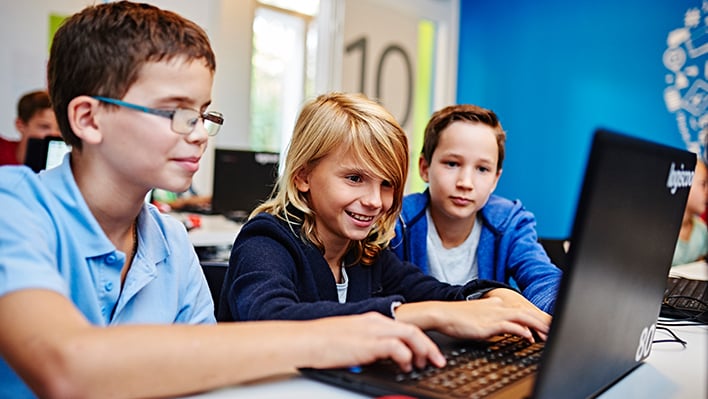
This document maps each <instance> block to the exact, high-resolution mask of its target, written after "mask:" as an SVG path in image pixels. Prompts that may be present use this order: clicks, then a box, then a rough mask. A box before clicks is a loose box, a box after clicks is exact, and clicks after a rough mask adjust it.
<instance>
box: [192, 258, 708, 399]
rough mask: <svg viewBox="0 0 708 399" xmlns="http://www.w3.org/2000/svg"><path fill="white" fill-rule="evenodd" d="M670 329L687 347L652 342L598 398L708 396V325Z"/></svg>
mask: <svg viewBox="0 0 708 399" xmlns="http://www.w3.org/2000/svg"><path fill="white" fill-rule="evenodd" d="M671 274H680V275H683V276H686V277H694V278H702V279H708V265H706V263H705V262H696V263H692V264H689V265H684V266H678V267H675V268H672V273H671ZM662 320H663V319H662ZM669 328H671V330H672V331H673V332H674V333H676V334H677V335H678V336H679V338H681V339H683V340H684V341H686V342H687V343H688V344H687V346H686V348H684V347H682V346H681V345H680V344H678V343H655V344H653V345H652V351H651V354H650V355H649V358H648V359H647V360H646V362H645V363H644V364H642V365H641V366H639V367H638V368H636V369H635V370H634V371H632V372H631V373H630V374H629V375H627V376H626V377H625V378H623V379H622V380H620V381H619V382H617V383H616V384H615V385H613V386H612V387H610V389H608V390H607V391H605V392H604V393H603V394H602V395H600V396H599V397H600V398H601V399H625V398H672V399H695V398H708V325H693V326H672V327H669ZM670 338H671V337H670V336H669V335H668V333H667V332H665V331H662V330H657V332H656V336H655V339H657V340H658V339H670ZM191 398H202V399H206V398H210V399H222V398H253V399H276V398H277V399H288V398H293V399H295V398H298V399H299V398H310V399H332V398H342V399H363V398H369V396H364V395H361V394H357V393H354V392H350V391H347V390H344V389H341V388H337V387H333V386H330V385H326V384H323V383H320V382H316V381H313V380H309V379H307V378H305V377H302V376H300V375H299V374H293V375H288V376H281V377H278V378H271V379H268V380H267V381H264V382H260V383H252V384H246V385H241V386H235V387H229V388H224V389H219V390H215V391H211V392H206V393H203V394H200V395H196V396H191Z"/></svg>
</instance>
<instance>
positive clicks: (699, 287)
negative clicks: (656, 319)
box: [661, 277, 708, 323]
mask: <svg viewBox="0 0 708 399" xmlns="http://www.w3.org/2000/svg"><path fill="white" fill-rule="evenodd" d="M661 316H662V317H669V318H674V319H695V320H696V321H702V322H703V323H708V281H706V280H695V279H689V278H683V277H668V279H667V283H666V290H665V291H664V300H663V303H662V306H661Z"/></svg>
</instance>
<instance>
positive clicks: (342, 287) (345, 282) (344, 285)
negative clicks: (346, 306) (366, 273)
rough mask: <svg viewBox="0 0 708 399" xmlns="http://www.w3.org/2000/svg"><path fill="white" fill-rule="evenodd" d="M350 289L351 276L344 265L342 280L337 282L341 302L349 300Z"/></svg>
mask: <svg viewBox="0 0 708 399" xmlns="http://www.w3.org/2000/svg"><path fill="white" fill-rule="evenodd" d="M348 289H349V276H347V268H346V267H344V266H342V282H341V283H337V296H338V297H339V303H346V302H347V290H348Z"/></svg>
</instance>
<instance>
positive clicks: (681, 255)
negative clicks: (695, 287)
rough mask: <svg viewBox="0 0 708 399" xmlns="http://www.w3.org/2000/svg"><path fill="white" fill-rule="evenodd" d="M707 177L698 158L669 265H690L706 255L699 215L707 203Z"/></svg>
mask: <svg viewBox="0 0 708 399" xmlns="http://www.w3.org/2000/svg"><path fill="white" fill-rule="evenodd" d="M707 179H708V176H707V173H706V164H705V162H704V161H703V160H702V159H701V158H700V157H699V158H698V162H696V171H695V173H694V175H693V182H692V183H691V191H689V193H688V201H687V202H686V210H685V211H684V214H683V220H682V222H681V230H680V231H679V236H678V240H677V241H676V250H675V251H674V258H673V260H672V261H671V265H672V266H675V265H681V264H684V263H691V262H695V261H698V260H702V259H705V258H706V255H708V229H706V222H705V221H704V220H703V219H702V218H701V214H703V213H705V211H706V202H707V201H708V180H707Z"/></svg>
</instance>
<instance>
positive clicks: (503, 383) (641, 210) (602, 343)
mask: <svg viewBox="0 0 708 399" xmlns="http://www.w3.org/2000/svg"><path fill="white" fill-rule="evenodd" d="M695 163H696V156H695V154H692V153H690V152H687V151H684V150H681V149H676V148H671V147H668V146H664V145H660V144H657V143H652V142H649V141H646V140H643V139H638V138H634V137H630V136H627V135H623V134H619V133H614V132H610V131H607V130H604V129H599V130H597V131H596V132H595V134H594V136H593V142H592V147H591V151H590V156H589V159H588V163H587V167H586V171H585V177H584V181H583V186H582V191H581V193H580V196H579V201H578V204H577V209H576V214H575V221H574V225H573V230H572V236H571V242H572V244H571V246H570V249H569V252H568V254H567V258H566V261H567V262H566V268H565V271H564V274H563V279H562V283H561V287H560V292H559V297H558V300H557V302H556V309H555V312H554V319H553V322H552V324H551V329H550V332H549V337H548V341H547V342H546V343H545V345H544V344H541V345H539V344H536V345H530V344H529V343H528V342H526V341H525V340H521V339H519V338H518V337H513V336H506V337H498V338H495V339H494V340H493V341H492V342H474V341H464V340H454V339H450V338H447V337H442V336H440V335H439V334H437V335H436V334H431V337H432V338H433V339H434V340H436V342H438V343H439V344H440V347H441V349H442V350H443V352H444V353H445V354H446V356H447V357H448V359H449V360H448V366H446V367H445V368H443V369H435V368H432V367H429V368H427V369H424V370H416V371H415V372H413V373H402V372H401V371H400V370H399V369H398V368H397V367H396V366H395V365H394V364H393V363H392V362H390V361H381V362H377V363H375V364H372V365H368V366H361V367H352V368H343V369H327V370H321V369H303V370H301V372H302V373H303V374H304V375H305V376H307V377H310V378H314V379H317V380H320V381H324V382H327V383H331V384H335V385H338V386H341V387H344V388H348V389H351V390H354V391H358V392H361V393H366V394H369V395H372V396H379V395H407V396H413V397H417V398H482V397H490V398H527V397H534V398H585V397H593V396H596V395H598V394H600V393H601V392H603V391H604V390H606V389H607V388H608V387H610V386H611V385H612V384H614V383H615V382H617V381H618V380H620V379H621V378H622V377H624V376H625V375H627V374H628V373H630V372H631V371H632V370H634V369H635V368H636V367H638V366H639V365H641V364H642V362H643V360H644V359H645V358H646V357H647V356H648V355H649V352H650V350H651V345H652V340H653V336H654V331H655V329H656V320H657V317H658V315H659V309H660V306H661V301H662V296H663V293H664V288H665V284H666V277H667V275H668V273H669V268H670V265H671V259H672V255H673V252H674V247H675V243H676V239H677V237H678V232H679V227H680V224H681V219H682V215H683V211H684V207H685V204H686V199H687V196H688V191H689V188H690V185H691V179H692V177H693V170H694V168H695ZM475 373H476V374H475Z"/></svg>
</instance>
